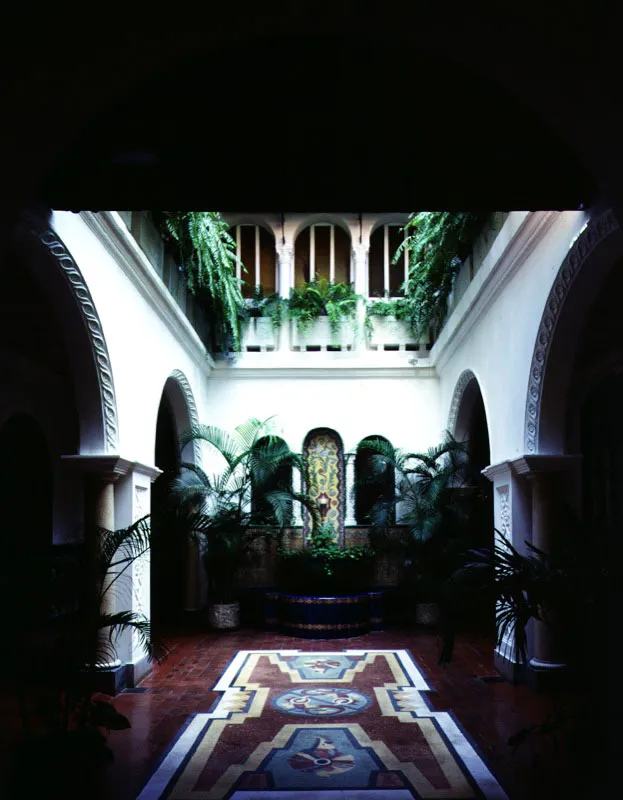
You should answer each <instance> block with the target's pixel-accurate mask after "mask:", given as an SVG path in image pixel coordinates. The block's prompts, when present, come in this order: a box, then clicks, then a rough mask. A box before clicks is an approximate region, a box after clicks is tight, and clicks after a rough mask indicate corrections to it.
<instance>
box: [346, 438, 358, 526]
mask: <svg viewBox="0 0 623 800" xmlns="http://www.w3.org/2000/svg"><path fill="white" fill-rule="evenodd" d="M344 466H345V471H346V480H345V482H344V483H345V485H344V509H345V515H344V525H356V524H357V519H356V517H355V453H344Z"/></svg>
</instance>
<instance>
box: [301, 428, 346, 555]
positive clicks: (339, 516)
mask: <svg viewBox="0 0 623 800" xmlns="http://www.w3.org/2000/svg"><path fill="white" fill-rule="evenodd" d="M303 458H304V460H305V466H306V473H307V475H308V480H309V484H310V485H309V486H307V487H305V488H306V491H307V492H309V493H311V494H312V497H314V499H316V498H318V497H320V496H321V495H323V494H326V495H327V496H328V498H329V510H328V512H327V515H326V519H327V521H329V522H333V525H334V530H335V537H336V540H337V541H339V542H342V541H343V538H344V511H345V497H344V493H345V481H344V445H343V442H342V437H341V436H340V435H339V433H337V431H335V430H333V429H332V428H314V429H313V430H311V431H310V432H309V433H308V434H307V436H306V437H305V440H304V442H303ZM321 462H324V463H321ZM318 464H320V466H322V467H323V468H324V471H323V472H321V471H320V470H318V469H316V467H317V466H318ZM303 531H304V534H305V536H307V535H308V534H309V533H310V519H309V515H308V514H304V516H303Z"/></svg>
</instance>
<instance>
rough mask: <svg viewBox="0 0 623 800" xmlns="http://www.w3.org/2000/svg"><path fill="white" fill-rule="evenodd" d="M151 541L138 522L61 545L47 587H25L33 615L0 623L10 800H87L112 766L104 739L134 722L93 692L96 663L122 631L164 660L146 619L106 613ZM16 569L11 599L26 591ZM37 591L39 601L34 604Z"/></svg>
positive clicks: (111, 652)
mask: <svg viewBox="0 0 623 800" xmlns="http://www.w3.org/2000/svg"><path fill="white" fill-rule="evenodd" d="M150 540H151V532H150V526H149V520H148V518H147V517H144V518H142V519H140V520H138V521H137V522H135V523H134V524H133V525H131V526H129V527H128V528H124V529H120V530H116V531H112V530H107V529H103V528H96V529H90V530H89V531H88V532H87V537H86V541H85V542H82V543H80V544H78V545H74V546H71V547H70V546H65V547H63V546H58V545H57V546H56V547H55V550H56V549H58V550H59V551H60V553H57V552H54V554H53V556H52V562H51V570H50V575H49V580H46V581H45V583H43V582H42V583H41V584H37V583H33V584H32V586H31V587H30V589H29V593H30V595H31V603H30V605H29V606H28V607H27V608H28V609H30V613H25V614H15V615H9V617H7V619H6V620H5V633H6V634H7V640H8V641H10V642H11V657H10V658H8V659H7V660H6V662H5V666H7V667H9V668H11V669H14V674H13V675H11V678H13V680H14V685H15V687H16V690H17V704H18V708H19V713H20V720H21V725H22V733H23V739H22V742H21V743H19V744H18V745H17V747H16V748H15V750H14V753H13V762H12V764H11V765H10V770H9V783H10V796H11V797H16V798H17V797H19V798H21V797H24V798H26V797H33V796H43V795H49V794H50V793H52V794H58V795H59V796H63V797H66V798H74V797H76V798H78V797H85V796H88V795H89V794H93V793H94V791H95V788H96V786H97V783H98V781H101V777H102V774H101V771H102V768H103V767H104V766H105V765H106V764H107V763H108V762H109V761H110V760H112V758H113V751H112V750H111V749H110V748H109V747H108V744H107V735H108V732H110V731H111V730H124V729H127V728H129V727H130V722H129V720H128V719H127V718H126V717H125V716H124V715H123V714H121V713H119V712H118V711H117V710H116V709H115V707H114V704H113V702H112V699H111V698H110V697H108V696H107V695H105V694H102V693H101V692H100V691H99V688H100V684H101V669H102V668H101V666H100V665H103V664H105V663H106V662H111V661H113V660H114V659H115V658H116V643H117V640H118V638H119V637H120V636H122V635H124V634H128V633H131V634H132V635H133V636H135V637H137V641H138V642H139V643H140V645H141V646H142V648H143V650H144V652H145V654H146V655H147V656H148V657H149V658H150V659H156V660H158V661H160V660H162V659H163V658H164V657H165V656H166V654H167V648H166V646H165V645H164V644H163V643H161V642H158V641H157V640H156V639H155V638H154V637H152V633H151V627H150V623H149V620H148V619H147V618H146V617H145V616H144V615H143V614H140V613H137V612H133V611H131V610H127V609H126V610H124V609H123V608H118V609H117V610H107V607H108V606H109V605H111V603H109V598H110V596H111V595H114V596H115V603H116V604H120V602H121V600H122V599H123V597H124V596H125V594H126V593H125V592H124V591H122V590H121V588H122V586H123V582H124V580H126V579H127V578H128V576H129V570H130V569H131V567H132V565H133V564H135V563H136V562H137V560H139V559H141V558H143V557H144V556H146V555H147V554H148V551H149V546H150ZM16 567H17V565H14V568H13V569H12V570H11V571H8V572H7V573H6V583H3V584H2V587H1V588H2V589H3V590H5V591H6V592H7V598H8V597H15V596H18V594H19V591H20V588H21V585H22V583H23V579H24V574H23V570H20V569H18V568H16ZM38 593H39V595H40V596H39V599H40V600H41V601H42V602H40V603H37V602H34V603H33V602H32V595H35V596H37V594H38ZM3 594H4V591H3ZM41 595H43V596H41ZM33 760H34V762H35V763H37V765H38V769H37V770H34V771H33V770H32V768H31V765H32V763H33ZM55 790H56V791H55Z"/></svg>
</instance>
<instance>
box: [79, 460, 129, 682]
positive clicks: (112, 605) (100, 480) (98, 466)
mask: <svg viewBox="0 0 623 800" xmlns="http://www.w3.org/2000/svg"><path fill="white" fill-rule="evenodd" d="M113 458H114V457H113ZM84 465H85V466H87V464H86V463H85V464H84ZM87 469H88V472H87V474H86V475H85V503H84V522H85V540H86V546H87V548H88V550H89V551H91V552H92V553H94V551H95V548H97V545H98V543H97V541H96V540H95V538H94V537H96V536H97V535H98V534H97V528H106V529H107V530H111V531H114V530H115V528H116V526H115V488H114V484H115V482H116V481H117V480H118V478H119V477H120V476H121V475H122V474H123V471H124V470H123V465H121V464H120V463H119V459H114V460H111V459H110V458H108V457H102V458H100V459H98V460H95V459H93V460H91V461H90V462H89V463H88V466H87ZM93 558H94V555H93ZM91 564H92V565H93V564H94V562H91ZM99 577H100V576H97V575H95V574H94V575H93V580H98V578H99ZM113 577H114V572H112V573H111V572H109V573H107V574H106V575H105V576H101V578H102V579H103V586H104V587H105V586H107V585H108V584H110V582H111V580H112V579H113ZM116 610H117V604H116V592H115V591H114V590H113V589H110V590H108V591H106V592H105V594H104V595H103V597H102V603H101V606H100V611H101V613H102V614H114V613H115V612H116ZM100 636H101V638H102V641H103V642H105V641H106V640H107V639H108V629H107V628H105V629H102V631H101V632H100ZM120 665H121V660H120V659H119V658H118V657H116V658H114V659H112V660H110V661H106V662H104V663H101V664H99V665H98V666H99V667H100V668H102V669H114V668H116V667H119V666H120Z"/></svg>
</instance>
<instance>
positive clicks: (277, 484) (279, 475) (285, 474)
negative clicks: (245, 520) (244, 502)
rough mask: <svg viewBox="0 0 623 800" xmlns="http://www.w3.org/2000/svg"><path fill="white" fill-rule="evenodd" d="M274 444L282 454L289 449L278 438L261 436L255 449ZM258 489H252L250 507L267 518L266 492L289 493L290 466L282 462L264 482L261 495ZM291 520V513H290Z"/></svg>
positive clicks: (290, 483) (269, 509) (268, 509)
mask: <svg viewBox="0 0 623 800" xmlns="http://www.w3.org/2000/svg"><path fill="white" fill-rule="evenodd" d="M271 440H272V442H274V443H275V445H277V446H280V447H281V448H283V452H284V453H285V452H286V451H287V450H288V449H289V448H288V445H287V443H286V442H285V440H284V439H282V438H281V437H280V436H272V437H267V436H263V437H262V438H261V439H259V440H258V441H257V447H258V448H261V447H262V446H263V445H265V444H267V443H268V442H269V441H271ZM259 488H260V487H255V486H254V487H253V496H252V499H251V502H252V507H253V511H254V513H261V514H264V513H266V514H268V516H269V517H270V516H272V507H271V505H270V503H269V502H267V501H266V500H265V498H264V495H265V493H266V492H273V491H287V492H291V491H292V488H293V479H292V464H291V462H290V463H289V462H288V461H284V462H283V463H282V464H280V466H279V467H278V468H277V469H276V470H275V472H274V474H273V475H272V477H271V478H270V479H269V480H268V481H266V482H265V483H264V484H263V485H262V487H261V493H260V492H259V491H257V489H259ZM290 519H291V513H290Z"/></svg>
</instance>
